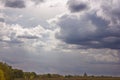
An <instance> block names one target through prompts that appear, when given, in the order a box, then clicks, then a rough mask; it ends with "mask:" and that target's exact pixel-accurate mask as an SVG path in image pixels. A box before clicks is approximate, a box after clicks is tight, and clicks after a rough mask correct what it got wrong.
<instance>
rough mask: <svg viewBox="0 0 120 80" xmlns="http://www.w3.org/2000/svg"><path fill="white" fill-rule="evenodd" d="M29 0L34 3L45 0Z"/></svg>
mask: <svg viewBox="0 0 120 80" xmlns="http://www.w3.org/2000/svg"><path fill="white" fill-rule="evenodd" d="M31 1H33V2H34V3H35V4H39V3H41V2H44V1H45V0H31Z"/></svg>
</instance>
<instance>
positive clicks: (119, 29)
mask: <svg viewBox="0 0 120 80" xmlns="http://www.w3.org/2000/svg"><path fill="white" fill-rule="evenodd" d="M79 3H81V1H80V0H75V1H73V0H69V1H68V5H69V8H70V10H71V12H78V11H79V9H80V10H81V9H84V8H86V7H84V6H85V5H89V10H88V11H83V13H84V14H80V15H79V17H78V15H71V14H72V13H69V14H66V15H63V16H61V17H60V18H59V19H58V22H57V25H58V26H60V32H59V33H57V34H56V37H57V38H58V39H61V40H62V41H64V42H66V43H68V44H76V45H78V48H97V49H98V48H110V49H120V24H119V22H120V15H119V13H120V11H119V4H118V3H120V1H119V0H115V1H114V2H112V3H111V1H104V0H101V1H96V2H95V1H94V0H90V1H87V2H86V3H85V4H84V6H82V7H79V5H80V4H79ZM88 3H89V4H88ZM93 4H97V5H98V6H99V7H96V6H94V5H93ZM90 5H92V6H90ZM111 5H112V6H111ZM75 6H76V7H75ZM77 6H78V7H77ZM111 8H112V9H111Z"/></svg>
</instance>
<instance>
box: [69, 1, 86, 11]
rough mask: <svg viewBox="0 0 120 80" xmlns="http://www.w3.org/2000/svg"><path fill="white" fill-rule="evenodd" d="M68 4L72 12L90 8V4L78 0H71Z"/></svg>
mask: <svg viewBox="0 0 120 80" xmlns="http://www.w3.org/2000/svg"><path fill="white" fill-rule="evenodd" d="M67 4H68V8H69V10H70V11H71V12H79V11H83V10H85V9H87V8H88V5H87V4H86V3H83V2H80V1H76V0H69V1H68V3H67Z"/></svg>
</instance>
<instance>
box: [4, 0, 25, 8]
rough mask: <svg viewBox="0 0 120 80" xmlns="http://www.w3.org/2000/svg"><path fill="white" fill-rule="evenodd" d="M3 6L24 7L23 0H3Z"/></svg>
mask: <svg viewBox="0 0 120 80" xmlns="http://www.w3.org/2000/svg"><path fill="white" fill-rule="evenodd" d="M5 6H6V7H11V8H24V7H25V2H24V0H5Z"/></svg>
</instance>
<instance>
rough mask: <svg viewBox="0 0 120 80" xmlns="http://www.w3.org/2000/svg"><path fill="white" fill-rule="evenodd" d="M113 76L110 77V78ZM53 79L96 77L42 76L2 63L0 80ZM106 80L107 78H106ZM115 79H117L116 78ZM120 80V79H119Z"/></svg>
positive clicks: (85, 75) (0, 65)
mask: <svg viewBox="0 0 120 80" xmlns="http://www.w3.org/2000/svg"><path fill="white" fill-rule="evenodd" d="M104 77H105V76H100V77H96V78H102V80H104V79H103V78H104ZM110 77H111V76H109V78H110ZM53 78H56V79H57V80H58V78H59V80H64V79H65V80H70V78H71V79H72V78H73V79H77V78H80V79H81V80H82V79H85V78H86V80H89V79H91V78H95V76H88V75H87V73H84V75H83V76H80V75H74V76H73V75H65V76H63V75H59V74H49V73H48V74H42V75H37V74H36V73H35V72H24V71H22V70H19V69H13V68H12V67H11V66H9V65H8V64H6V63H3V62H0V80H39V79H40V80H48V79H49V80H52V79H53ZM105 78H106V77H105ZM114 79H115V78H114ZM118 80H120V78H119V79H118Z"/></svg>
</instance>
